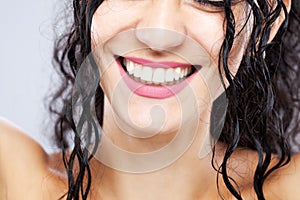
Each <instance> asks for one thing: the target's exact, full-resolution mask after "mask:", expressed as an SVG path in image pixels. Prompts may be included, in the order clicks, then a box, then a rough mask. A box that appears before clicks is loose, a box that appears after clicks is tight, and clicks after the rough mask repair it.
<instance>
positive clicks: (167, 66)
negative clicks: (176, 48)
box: [124, 57, 191, 68]
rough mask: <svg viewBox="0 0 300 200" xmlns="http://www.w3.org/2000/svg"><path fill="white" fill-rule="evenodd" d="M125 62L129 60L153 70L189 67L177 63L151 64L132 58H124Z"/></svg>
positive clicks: (186, 64) (148, 61)
mask: <svg viewBox="0 0 300 200" xmlns="http://www.w3.org/2000/svg"><path fill="white" fill-rule="evenodd" d="M124 58H125V59H127V60H130V61H132V62H134V63H137V64H140V65H143V66H149V67H153V68H158V67H159V68H176V67H189V66H191V64H189V63H179V62H165V61H163V62H153V61H150V60H146V59H142V58H134V57H124Z"/></svg>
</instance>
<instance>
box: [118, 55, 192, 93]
mask: <svg viewBox="0 0 300 200" xmlns="http://www.w3.org/2000/svg"><path fill="white" fill-rule="evenodd" d="M141 60H143V59H141ZM132 61H133V60H132ZM116 62H117V63H118V66H119V70H120V73H121V76H122V78H123V80H124V82H125V83H126V85H127V86H128V88H129V89H130V90H131V91H132V92H133V93H135V94H137V95H139V96H143V97H148V98H155V99H165V98H168V97H171V96H174V95H175V94H178V93H179V92H180V91H181V90H182V89H184V88H185V87H186V86H187V85H188V84H189V82H190V81H191V80H192V78H193V77H194V76H195V75H196V72H195V73H193V74H192V75H190V76H189V77H188V78H186V79H185V80H183V81H182V82H180V83H178V84H175V85H147V84H144V83H140V82H137V81H135V80H133V79H132V78H131V77H130V76H129V75H128V74H127V72H126V71H125V70H124V69H123V67H122V66H121V64H120V61H119V60H118V59H117V60H116ZM133 62H134V61H133ZM164 63H173V64H174V65H173V66H175V64H177V63H174V62H164ZM153 64H154V63H153ZM156 64H157V63H156ZM148 66H149V65H148ZM156 66H157V65H156ZM176 66H178V65H176ZM180 66H181V67H182V65H180ZM188 66H190V65H188Z"/></svg>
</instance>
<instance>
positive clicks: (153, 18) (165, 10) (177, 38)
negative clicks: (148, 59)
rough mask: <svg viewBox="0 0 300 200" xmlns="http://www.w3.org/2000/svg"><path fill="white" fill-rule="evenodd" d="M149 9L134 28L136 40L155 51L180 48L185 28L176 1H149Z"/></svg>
mask: <svg viewBox="0 0 300 200" xmlns="http://www.w3.org/2000/svg"><path fill="white" fill-rule="evenodd" d="M150 2H151V3H149V5H151V6H149V8H148V9H147V11H146V12H145V13H144V15H143V16H142V17H141V19H140V21H139V22H138V24H137V27H136V37H137V39H138V40H139V41H140V42H142V43H144V44H146V45H147V46H148V47H149V48H151V49H153V50H155V51H163V50H169V49H172V48H175V47H178V46H180V45H181V44H182V43H183V42H184V40H185V34H186V31H185V26H184V23H183V21H182V18H181V14H180V6H179V5H180V4H179V1H178V0H154V1H150Z"/></svg>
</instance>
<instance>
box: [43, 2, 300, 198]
mask: <svg viewBox="0 0 300 200" xmlns="http://www.w3.org/2000/svg"><path fill="white" fill-rule="evenodd" d="M199 1H200V0H199ZM274 1H275V0H274ZM206 2H209V1H206ZM246 2H247V3H248V5H249V6H250V9H251V14H252V15H253V24H252V26H253V29H252V32H251V37H250V40H249V44H248V46H247V49H246V53H245V55H244V57H243V60H242V62H241V65H240V68H239V70H238V73H237V74H236V76H235V78H233V76H232V74H231V72H230V71H229V67H228V56H229V53H230V51H231V49H232V46H233V43H234V40H235V36H236V30H235V28H236V27H235V19H234V15H233V13H232V10H231V4H232V0H224V1H223V2H222V3H220V4H218V5H216V3H215V1H212V2H209V3H211V4H213V5H214V6H220V5H221V6H222V7H223V8H224V14H225V19H224V23H225V25H226V26H225V39H224V41H223V44H222V47H221V50H220V56H219V70H220V71H224V72H225V75H226V79H227V80H228V82H229V83H230V86H229V87H228V88H227V90H226V96H227V99H228V102H229V105H228V109H227V113H226V120H225V125H224V128H223V130H222V133H221V137H220V139H219V140H220V141H222V142H224V143H225V144H227V150H226V152H225V156H224V158H223V162H222V164H221V166H219V167H215V166H214V167H215V169H216V170H217V173H218V175H222V178H223V181H224V183H225V184H226V187H227V188H228V190H229V191H230V192H231V193H232V194H233V195H234V197H235V198H236V199H242V197H241V194H240V191H239V188H238V186H237V185H236V183H235V182H234V180H233V179H232V178H230V177H229V176H228V173H227V163H228V160H229V159H230V157H231V155H232V153H233V152H234V151H235V150H236V149H237V148H238V147H245V148H250V149H253V150H256V151H257V152H258V156H259V159H258V163H257V166H256V170H255V174H254V184H253V187H254V189H255V192H256V195H257V198H258V199H264V193H263V184H264V182H265V180H266V178H267V177H268V176H269V175H270V174H271V173H272V172H273V171H275V170H277V169H279V168H280V167H282V166H283V165H285V164H287V163H288V162H289V161H290V156H291V154H292V153H293V152H296V151H299V146H300V144H299V140H298V141H297V136H299V132H300V131H299V121H300V120H299V118H300V116H299V111H300V104H299V99H300V97H299V95H300V90H299V88H300V82H299V80H300V70H299V69H300V68H299V63H300V20H299V17H300V12H299V9H298V10H297V8H299V7H300V1H299V0H293V1H292V5H291V11H290V13H289V15H288V14H287V10H286V7H285V5H284V3H283V1H282V0H276V1H275V6H271V5H270V2H269V0H259V1H255V0H246ZM101 3H102V0H93V1H87V0H73V6H72V10H73V23H72V26H71V27H70V28H69V29H68V30H67V32H66V34H64V35H62V36H61V37H60V38H59V39H58V40H57V41H56V43H55V49H54V65H55V66H56V67H57V69H58V70H57V71H58V72H59V74H60V76H61V80H62V82H61V85H60V87H59V88H58V89H57V91H56V93H55V94H54V95H53V97H52V99H51V102H50V106H49V110H50V112H51V113H52V114H53V115H54V116H55V117H56V122H55V141H56V144H57V145H58V147H60V148H61V149H62V154H63V160H64V164H65V167H66V170H67V174H68V180H69V182H68V187H69V188H68V192H67V193H66V196H67V199H86V198H87V196H88V193H89V190H90V186H91V178H92V177H91V171H90V166H89V160H90V159H91V158H92V155H89V154H88V152H87V151H86V149H83V148H82V146H81V143H82V141H81V139H80V137H79V136H78V134H74V133H76V128H75V125H74V120H73V117H72V106H71V105H72V104H71V94H72V89H73V87H74V81H75V77H76V74H77V72H78V70H79V66H80V64H81V63H82V62H83V60H84V59H85V58H86V57H87V56H88V54H89V53H90V52H91V42H90V41H91V21H92V17H93V14H94V12H95V11H96V9H97V8H98V6H99V5H100V4H101ZM282 12H283V13H284V15H285V20H284V22H283V24H282V26H281V28H280V29H279V31H278V33H277V35H276V36H275V38H274V39H273V40H272V42H268V40H269V36H270V31H271V28H272V25H273V23H274V21H275V20H276V19H277V18H278V17H279V15H280V14H281V13H282ZM264 54H265V55H266V57H264ZM220 66H222V70H221V67H220ZM95 99H96V103H95V106H96V112H97V118H98V121H99V123H100V124H101V125H102V123H103V101H104V93H103V91H102V89H101V88H100V87H99V86H98V88H97V91H96V93H95ZM58 105H63V106H58ZM70 134H74V145H73V147H72V148H73V149H72V151H71V154H70V156H66V151H67V149H68V148H70V146H69V144H68V142H67V138H68V135H70ZM291 147H293V149H291ZM272 154H276V155H277V156H278V157H279V158H280V159H279V161H278V163H277V164H276V165H275V166H274V167H272V168H271V169H268V167H269V165H270V161H271V155H272ZM213 159H214V157H213ZM74 162H77V163H78V165H79V171H78V172H75V170H74ZM212 163H213V160H212ZM84 179H85V180H86V181H84V182H86V184H84V182H83V180H84ZM217 184H218V183H217ZM220 196H221V195H220Z"/></svg>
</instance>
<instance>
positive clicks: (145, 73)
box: [123, 59, 192, 85]
mask: <svg viewBox="0 0 300 200" xmlns="http://www.w3.org/2000/svg"><path fill="white" fill-rule="evenodd" d="M123 64H124V65H125V66H126V70H127V72H128V74H129V75H132V76H133V78H134V79H136V80H138V81H142V82H145V83H147V84H156V85H158V84H173V83H175V81H181V80H183V79H184V78H185V77H186V76H187V75H188V74H190V73H191V71H192V66H188V67H177V68H153V67H149V66H142V65H140V64H137V63H134V62H132V61H130V60H127V59H124V63H123Z"/></svg>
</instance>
